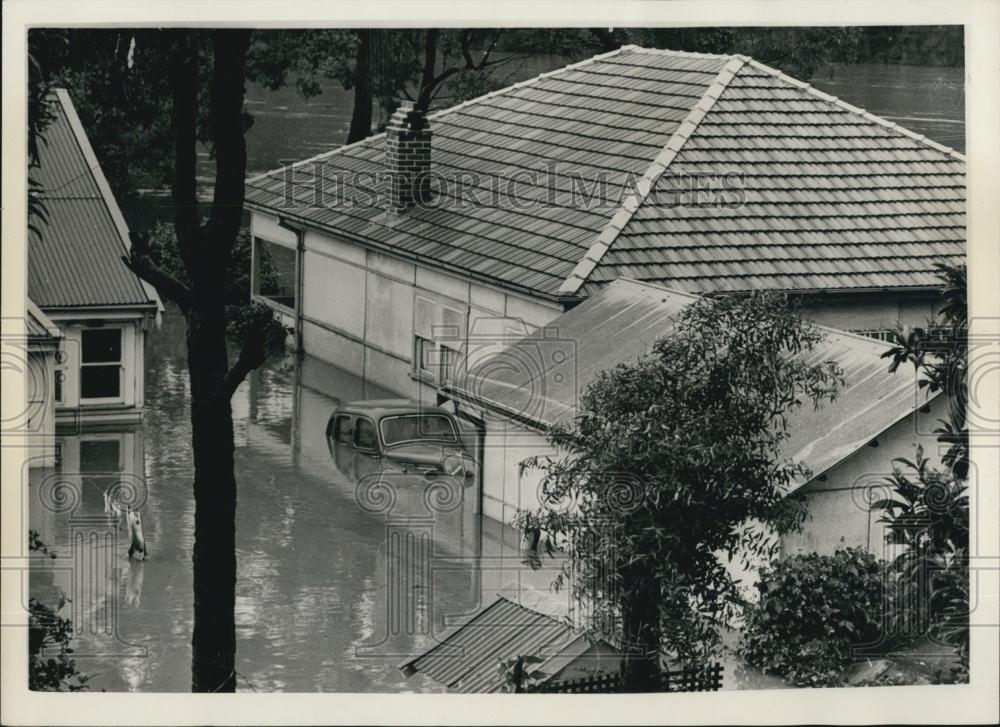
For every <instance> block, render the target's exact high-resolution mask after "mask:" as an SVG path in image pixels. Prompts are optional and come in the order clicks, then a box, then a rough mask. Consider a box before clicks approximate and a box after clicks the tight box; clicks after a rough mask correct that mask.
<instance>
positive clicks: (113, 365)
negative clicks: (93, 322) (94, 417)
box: [80, 328, 123, 402]
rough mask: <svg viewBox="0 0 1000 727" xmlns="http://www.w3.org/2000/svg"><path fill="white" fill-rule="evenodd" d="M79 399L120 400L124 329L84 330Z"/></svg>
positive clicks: (82, 334)
mask: <svg viewBox="0 0 1000 727" xmlns="http://www.w3.org/2000/svg"><path fill="white" fill-rule="evenodd" d="M81 349H82V351H81V358H80V399H81V400H86V401H89V402H94V401H106V402H112V401H119V400H121V398H122V368H123V367H122V329H121V328H85V329H83V331H81Z"/></svg>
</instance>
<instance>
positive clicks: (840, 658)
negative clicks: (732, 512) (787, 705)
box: [740, 548, 885, 686]
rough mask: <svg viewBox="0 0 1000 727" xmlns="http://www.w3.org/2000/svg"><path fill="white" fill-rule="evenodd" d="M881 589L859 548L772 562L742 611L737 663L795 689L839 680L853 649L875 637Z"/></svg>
mask: <svg viewBox="0 0 1000 727" xmlns="http://www.w3.org/2000/svg"><path fill="white" fill-rule="evenodd" d="M884 584H885V580H884V575H883V567H882V564H881V563H880V562H879V561H878V560H876V559H875V557H874V556H873V555H871V554H870V553H867V552H865V551H864V550H863V549H861V548H846V549H843V550H838V551H837V552H836V553H834V554H833V555H819V554H816V553H809V554H805V555H794V556H790V557H787V558H783V559H781V560H778V561H776V562H775V564H774V565H773V566H771V567H770V568H767V569H764V570H763V571H762V572H761V578H760V581H759V582H758V583H757V590H758V592H759V594H760V601H759V603H757V604H756V605H755V606H753V607H751V608H750V609H749V610H748V613H747V625H746V629H745V631H744V635H743V642H742V644H741V646H740V649H741V652H742V654H743V656H744V658H745V659H746V660H747V662H748V663H749V664H751V665H753V666H755V667H757V668H759V669H761V670H762V671H764V672H765V673H768V674H774V675H776V676H780V677H782V678H784V679H786V680H787V681H789V682H790V683H792V684H795V685H797V686H834V685H837V684H840V683H842V673H843V671H844V669H845V667H846V666H847V665H848V664H849V663H850V662H851V661H852V656H853V651H854V648H855V647H858V646H861V645H863V644H876V643H878V642H879V640H880V636H881V634H882V622H883V618H882V614H883V612H884V603H885V586H884Z"/></svg>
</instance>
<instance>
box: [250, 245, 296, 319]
mask: <svg viewBox="0 0 1000 727" xmlns="http://www.w3.org/2000/svg"><path fill="white" fill-rule="evenodd" d="M253 247H254V256H255V258H256V259H255V261H254V276H255V278H256V279H255V280H254V290H255V292H256V293H257V295H259V296H260V297H261V298H266V299H267V300H269V301H271V302H273V303H277V304H278V305H280V306H283V307H285V308H290V309H292V310H295V303H296V301H295V291H296V289H297V287H298V286H296V284H295V280H296V257H297V254H296V251H295V250H294V249H293V248H290V247H285V246H284V245H278V244H276V243H273V242H269V241H268V240H262V239H261V238H259V237H255V238H254V246H253Z"/></svg>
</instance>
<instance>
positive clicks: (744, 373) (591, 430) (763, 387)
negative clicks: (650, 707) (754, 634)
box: [517, 293, 842, 691]
mask: <svg viewBox="0 0 1000 727" xmlns="http://www.w3.org/2000/svg"><path fill="white" fill-rule="evenodd" d="M820 340H821V333H820V332H819V330H818V329H817V328H815V327H814V326H812V325H810V324H808V323H806V322H804V321H803V320H802V319H801V318H800V317H799V316H798V314H797V313H796V312H795V311H794V310H792V309H791V308H789V307H788V304H787V301H786V300H785V299H784V298H782V297H779V296H776V295H773V294H764V293H755V294H753V295H751V296H749V297H747V298H737V297H722V298H718V299H715V300H708V299H701V300H698V301H696V302H694V303H692V304H690V305H689V306H688V307H686V308H685V309H684V310H683V311H682V313H681V314H680V316H679V318H678V320H677V323H676V326H675V328H674V330H673V332H672V333H671V334H670V335H668V336H667V337H666V338H664V339H662V340H660V341H658V342H657V343H656V344H655V345H654V346H653V348H652V350H651V351H650V352H649V353H648V354H646V355H644V356H642V357H640V358H639V359H638V360H637V361H635V362H633V363H627V364H620V365H618V366H616V367H615V368H613V369H611V370H609V371H605V372H603V373H601V374H600V375H599V376H598V377H597V379H596V380H595V381H594V382H593V383H592V384H591V385H590V386H589V387H588V388H587V390H586V391H585V392H584V394H583V395H582V397H581V400H580V402H579V406H578V414H577V416H576V418H575V420H574V421H573V422H572V423H569V424H565V425H559V426H555V427H553V428H552V429H551V431H550V432H549V440H550V441H551V442H552V444H554V445H556V446H557V447H558V448H560V450H561V455H560V456H559V457H557V458H555V459H551V460H539V461H536V462H535V463H534V464H535V465H536V466H538V467H539V468H541V469H542V471H543V473H544V479H543V482H542V500H543V504H542V506H541V507H540V508H538V509H537V510H535V511H531V512H521V513H519V514H518V517H517V524H518V525H519V526H520V527H522V528H524V529H526V530H539V531H541V533H542V534H543V542H544V545H545V548H546V549H547V550H548V551H549V552H552V551H553V550H554V549H555V548H564V549H565V550H566V553H567V555H568V556H569V558H568V563H567V565H566V566H565V568H564V570H563V572H562V573H561V574H560V576H559V578H558V579H557V581H556V586H557V587H558V586H561V585H562V584H564V583H565V582H566V579H567V578H569V579H570V581H569V582H570V583H571V586H572V589H573V591H574V594H575V596H576V597H577V598H579V599H581V600H582V601H584V602H585V603H587V604H588V606H589V608H591V609H592V612H593V614H594V616H595V619H596V620H597V622H598V626H597V628H598V630H605V631H607V630H609V629H610V630H613V631H614V632H617V633H618V634H619V635H620V639H621V642H622V645H623V659H622V673H623V674H622V676H623V683H624V685H625V688H626V689H628V690H632V691H655V690H656V689H658V686H659V665H660V659H661V657H666V658H670V659H676V660H679V661H683V662H688V663H697V662H699V661H701V660H703V659H706V658H708V657H709V656H711V655H712V654H713V653H714V652H715V651H716V649H717V647H718V644H719V636H718V631H717V625H718V623H719V619H720V618H721V617H724V616H726V615H729V614H732V613H733V610H734V608H735V607H736V606H737V604H738V603H739V598H738V592H737V584H736V583H735V582H734V580H733V578H732V576H731V575H730V574H729V572H728V571H727V568H726V566H725V565H724V564H723V562H722V561H721V560H720V558H719V554H720V553H732V554H735V553H742V554H744V556H745V557H747V558H749V557H756V556H762V555H765V554H769V553H770V552H771V550H772V549H773V546H774V545H775V542H774V541H773V540H772V539H769V538H767V537H766V536H765V535H764V534H763V531H762V530H761V529H760V528H758V527H755V526H754V525H753V523H760V524H765V525H770V526H772V527H773V528H774V529H775V530H777V531H779V532H781V531H785V530H788V529H790V528H793V527H796V526H797V525H798V524H800V523H801V519H802V516H803V510H802V507H801V504H800V503H797V502H796V501H795V499H794V498H787V497H786V494H787V492H788V490H789V486H790V485H791V483H792V481H793V479H794V478H796V477H797V476H801V475H805V474H806V469H805V467H804V465H802V464H801V463H797V462H791V461H788V460H787V459H785V458H783V457H782V456H781V453H780V448H781V444H782V442H784V441H785V439H786V438H787V437H788V415H789V413H790V412H791V411H793V410H794V409H796V408H797V407H799V406H801V405H802V402H803V401H808V402H810V403H811V404H813V405H816V406H818V405H819V404H820V402H822V401H823V400H825V399H833V398H834V397H835V395H836V391H837V389H838V387H839V385H840V383H841V380H842V379H841V374H840V371H839V369H838V368H837V366H836V365H835V364H834V363H832V362H818V363H807V362H806V359H805V356H804V355H805V354H808V353H809V352H810V351H811V350H812V349H813V348H814V347H815V346H816V344H817V343H819V341H820Z"/></svg>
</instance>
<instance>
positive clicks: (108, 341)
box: [28, 89, 162, 436]
mask: <svg viewBox="0 0 1000 727" xmlns="http://www.w3.org/2000/svg"><path fill="white" fill-rule="evenodd" d="M49 103H50V107H51V111H52V120H51V122H50V123H49V124H48V126H47V127H46V128H45V131H44V135H43V137H42V139H41V141H40V143H39V150H38V157H39V158H38V165H37V166H32V167H30V169H29V176H30V178H31V180H32V181H33V182H35V183H37V184H38V186H39V189H40V196H41V199H42V205H43V209H44V216H43V217H42V218H41V219H37V220H34V221H33V225H32V227H31V229H30V230H29V239H28V297H29V299H30V301H31V303H30V304H29V309H28V310H29V316H32V317H33V318H35V319H37V320H39V321H41V322H43V323H41V324H40V325H41V326H42V328H44V329H46V330H47V331H50V332H51V337H52V338H53V339H54V340H58V347H57V349H56V350H54V351H53V352H52V355H51V356H49V355H46V356H45V358H44V361H43V362H41V363H40V367H41V368H40V369H39V370H40V372H41V373H40V376H39V377H38V383H39V387H38V393H37V396H38V398H39V399H40V400H43V401H44V406H43V408H44V410H45V411H46V412H48V414H46V422H48V423H47V424H46V428H47V429H48V430H49V431H51V429H52V427H53V426H58V427H59V428H61V429H62V430H64V431H67V432H76V431H79V430H80V429H81V428H83V427H94V426H104V425H113V426H116V425H121V424H127V423H135V422H138V421H139V420H140V419H141V418H142V405H143V349H144V343H145V337H146V332H147V330H149V328H150V326H151V325H153V323H154V321H155V320H156V318H157V316H158V313H159V311H160V309H161V307H162V306H161V303H160V300H159V297H158V296H157V293H156V291H155V290H154V289H153V288H152V287H151V286H150V285H148V284H147V283H145V282H144V281H142V280H140V279H139V277H138V276H136V275H135V273H133V272H132V271H131V270H129V268H128V267H126V265H125V263H124V262H123V261H122V256H123V255H125V254H126V253H127V251H128V249H129V247H130V244H131V243H130V240H129V233H128V228H127V226H126V224H125V220H124V218H123V217H122V213H121V210H120V209H119V208H118V204H117V202H116V201H115V198H114V196H113V195H112V193H111V188H110V187H109V186H108V182H107V180H106V179H105V177H104V173H103V172H102V171H101V166H100V164H99V163H98V161H97V157H96V156H95V155H94V151H93V149H92V148H91V146H90V142H89V141H88V140H87V135H86V132H85V131H84V129H83V125H82V124H81V122H80V118H79V117H78V116H77V113H76V110H75V109H74V107H73V102H72V100H71V99H70V97H69V94H68V93H67V92H66V91H65V90H63V89H56V90H54V91H53V92H52V94H51V96H50V97H49ZM33 311H35V313H33ZM32 325H34V324H32ZM49 436H51V434H50V435H49Z"/></svg>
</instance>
